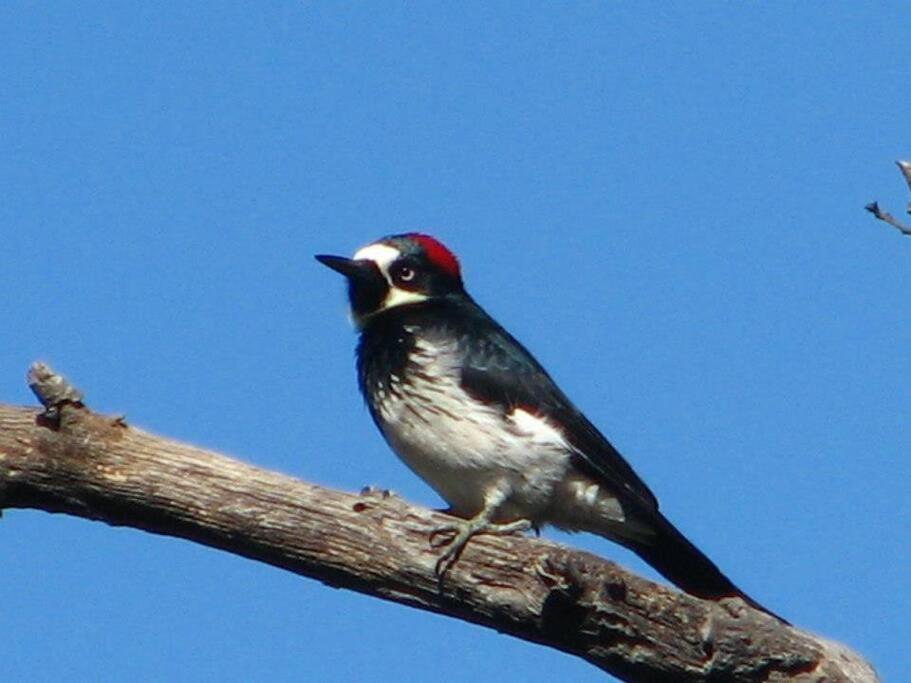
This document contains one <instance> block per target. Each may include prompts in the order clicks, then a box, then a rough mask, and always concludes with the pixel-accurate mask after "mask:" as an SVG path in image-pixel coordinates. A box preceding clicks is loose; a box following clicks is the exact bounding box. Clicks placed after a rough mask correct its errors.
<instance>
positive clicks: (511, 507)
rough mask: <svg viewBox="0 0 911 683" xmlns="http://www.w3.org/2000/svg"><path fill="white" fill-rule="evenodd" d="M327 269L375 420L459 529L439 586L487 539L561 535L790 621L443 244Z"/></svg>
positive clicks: (368, 255) (367, 250)
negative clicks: (343, 302) (586, 539)
mask: <svg viewBox="0 0 911 683" xmlns="http://www.w3.org/2000/svg"><path fill="white" fill-rule="evenodd" d="M316 258H317V260H318V261H320V262H321V263H323V264H324V265H326V266H328V267H329V268H331V269H333V270H335V271H337V272H339V273H341V274H342V275H344V276H345V278H347V281H348V296H349V300H350V305H351V316H352V319H353V322H354V325H355V326H356V328H357V330H358V331H359V333H360V339H359V342H358V346H357V376H358V383H359V386H360V390H361V393H362V394H363V396H364V400H365V402H366V404H367V407H368V409H369V411H370V415H371V416H372V418H373V420H374V422H375V423H376V425H377V427H378V428H379V430H380V432H381V433H382V435H383V437H384V438H385V439H386V441H387V442H388V444H389V446H390V447H391V448H392V450H393V451H395V453H396V454H397V455H398V456H399V457H400V458H401V459H402V460H403V461H404V462H405V464H406V465H408V467H410V468H411V469H412V470H413V471H414V472H415V473H416V474H417V475H418V476H419V477H421V478H422V479H423V480H424V481H425V482H427V483H428V484H429V485H430V486H431V487H432V488H434V489H435V490H436V491H437V493H439V494H440V496H442V498H443V499H444V500H445V501H446V502H447V503H448V504H449V506H450V508H449V510H448V512H449V513H450V514H452V515H454V516H455V518H456V520H455V521H454V522H453V523H452V524H451V525H448V526H446V527H444V528H441V529H438V530H437V531H436V532H434V534H433V535H432V536H431V543H432V545H434V546H436V547H440V546H444V545H445V546H446V549H445V551H444V552H443V553H442V554H441V556H440V559H439V561H438V563H437V572H438V573H440V574H441V575H442V573H443V572H445V571H446V570H447V568H448V567H449V566H450V565H451V563H452V562H454V561H455V560H456V559H457V558H458V556H459V554H460V553H461V551H462V549H463V547H464V546H465V544H466V543H467V542H468V541H469V539H470V538H471V537H472V536H474V535H475V534H479V533H486V534H491V533H493V534H498V533H514V532H517V531H521V530H524V529H528V528H532V527H533V528H535V529H539V528H540V527H542V526H544V525H545V524H550V525H553V526H555V527H558V528H560V529H564V530H568V531H586V532H591V533H595V534H598V535H601V536H603V537H606V538H608V539H610V540H612V541H614V542H616V543H619V544H620V545H623V546H626V547H627V548H629V549H630V550H632V551H633V552H635V553H636V554H637V555H639V556H640V557H641V558H642V559H643V560H645V561H646V562H647V563H648V564H650V565H651V566H652V567H654V568H655V569H656V570H657V571H658V572H659V573H661V574H662V575H663V576H664V577H665V578H667V579H668V580H669V581H671V582H672V583H674V584H676V585H677V586H678V587H679V588H681V589H682V590H684V591H686V592H688V593H690V594H692V595H694V596H697V597H700V598H704V599H711V600H719V599H722V598H729V597H738V598H741V599H742V600H744V601H745V602H746V603H748V604H749V605H751V606H753V607H755V608H757V609H760V610H762V611H764V612H767V613H769V614H772V616H775V617H776V618H779V619H780V617H777V615H774V614H773V613H772V612H769V610H767V609H765V608H764V607H762V606H761V605H760V604H759V603H757V602H756V601H755V600H753V599H752V598H750V597H749V596H748V595H746V594H745V593H744V592H743V591H741V590H740V589H739V588H737V587H736V586H735V585H734V584H733V583H732V582H731V580H730V579H728V578H727V577H726V576H725V575H724V574H723V573H722V572H721V571H720V570H719V569H718V567H716V566H715V564H714V563H713V562H712V561H711V560H710V559H709V558H708V557H706V556H705V555H704V554H703V553H702V552H701V551H699V549H697V548H696V546H694V545H693V544H692V543H691V542H690V541H689V540H687V538H686V537H685V536H684V535H683V534H682V533H681V532H680V531H678V530H677V528H676V527H674V525H673V524H671V522H670V521H668V520H667V518H665V516H664V515H663V514H662V513H661V512H660V511H659V508H658V500H657V498H655V495H654V494H653V493H652V492H651V490H649V488H648V486H646V484H645V483H644V482H643V481H642V479H640V478H639V476H638V475H637V474H636V473H635V472H634V471H633V469H632V467H631V466H630V465H629V463H628V462H627V461H626V460H625V459H624V457H623V456H622V455H621V454H620V453H619V452H618V451H617V449H616V448H614V446H613V445H611V443H610V441H608V440H607V438H605V437H604V436H603V435H602V434H601V432H600V431H598V429H597V428H596V427H595V426H594V425H593V424H592V423H591V422H590V421H589V420H588V419H587V418H586V417H585V415H583V414H582V412H581V411H580V410H579V409H578V408H577V407H576V406H575V405H574V404H573V403H572V402H571V401H570V400H569V399H568V398H567V397H566V395H565V394H564V393H563V392H562V391H561V390H560V388H559V387H558V386H557V384H556V383H555V382H554V380H553V379H551V377H550V375H548V373H547V371H546V370H544V368H543V367H542V366H541V364H540V363H538V361H537V360H536V359H535V358H534V357H533V356H532V355H531V353H529V351H527V350H526V349H525V347H524V346H522V344H520V343H519V342H518V341H517V340H516V339H515V338H514V337H513V336H512V335H510V334H509V332H507V331H506V330H505V329H504V328H503V327H501V326H500V325H499V324H498V323H497V322H496V321H495V320H494V319H493V318H492V317H491V316H490V315H488V314H487V313H486V312H485V311H484V309H482V308H481V307H480V306H479V305H478V304H477V303H475V301H474V300H473V299H472V298H471V296H470V295H469V294H468V292H467V291H466V290H465V287H464V285H463V282H462V274H461V269H460V266H459V261H458V260H457V259H456V257H455V256H454V255H453V253H452V252H451V251H450V250H449V249H447V248H446V247H445V246H444V245H443V244H442V243H440V242H439V241H438V240H436V239H435V238H433V237H431V236H429V235H425V234H421V233H406V234H401V235H392V236H389V237H384V238H382V239H380V240H378V241H376V242H374V243H372V244H369V245H367V246H365V247H363V248H362V249H360V250H358V251H357V252H356V253H355V254H354V257H353V258H350V259H349V258H345V257H341V256H328V255H318V256H316ZM782 621H783V620H782Z"/></svg>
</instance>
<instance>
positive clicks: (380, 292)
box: [316, 254, 389, 318]
mask: <svg viewBox="0 0 911 683" xmlns="http://www.w3.org/2000/svg"><path fill="white" fill-rule="evenodd" d="M316 260H317V261H319V262H320V263H322V264H323V265H324V266H327V267H329V268H332V270H334V271H335V272H337V273H341V274H342V275H344V276H345V277H346V278H347V279H348V299H349V300H350V301H351V312H352V313H354V316H355V318H365V317H366V316H368V315H370V314H371V313H375V312H376V311H378V310H379V309H380V307H381V306H382V304H383V301H384V300H385V299H386V295H387V294H388V293H389V283H387V282H386V278H384V277H383V274H382V273H381V272H380V269H379V268H378V267H377V265H376V264H375V263H374V262H373V261H370V260H367V259H363V260H355V259H350V258H345V257H344V256H328V255H325V254H319V255H317V256H316Z"/></svg>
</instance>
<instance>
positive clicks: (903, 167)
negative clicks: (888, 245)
mask: <svg viewBox="0 0 911 683" xmlns="http://www.w3.org/2000/svg"><path fill="white" fill-rule="evenodd" d="M895 163H896V165H897V166H898V169H899V170H900V171H901V174H902V176H903V177H904V179H905V182H906V183H907V184H908V189H909V190H911V163H909V162H907V161H896V162H895ZM864 208H865V209H866V210H867V211H869V212H870V213H872V214H873V215H874V216H876V218H878V219H879V220H881V221H884V222H886V223H888V224H889V225H891V226H892V227H893V228H895V229H896V230H898V231H899V232H900V233H901V234H902V235H909V236H911V228H909V227H908V226H907V225H904V224H903V223H902V222H901V221H899V220H898V219H897V218H895V216H893V215H892V214H891V213H889V212H888V211H883V210H882V209H881V208H880V206H879V202H870V203H869V204H867V205H866V206H865V207H864ZM907 211H908V213H909V214H911V204H908V208H907Z"/></svg>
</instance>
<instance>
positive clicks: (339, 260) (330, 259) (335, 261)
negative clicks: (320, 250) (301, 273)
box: [316, 254, 376, 280]
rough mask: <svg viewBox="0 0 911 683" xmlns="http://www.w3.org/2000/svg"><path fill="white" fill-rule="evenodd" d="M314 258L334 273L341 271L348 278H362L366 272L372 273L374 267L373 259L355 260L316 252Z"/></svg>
mask: <svg viewBox="0 0 911 683" xmlns="http://www.w3.org/2000/svg"><path fill="white" fill-rule="evenodd" d="M316 260H317V261H319V262H320V263H322V264H323V265H324V266H328V267H329V268H332V270H334V271H335V272H336V273H341V274H342V275H344V276H345V277H346V278H348V279H349V280H351V279H359V278H364V277H366V276H367V274H368V273H369V274H371V275H372V274H373V271H374V270H375V269H376V266H375V265H374V263H373V261H367V260H363V261H355V260H354V259H350V258H345V257H344V256H329V255H327V254H317V255H316Z"/></svg>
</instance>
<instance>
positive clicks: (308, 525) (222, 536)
mask: <svg viewBox="0 0 911 683" xmlns="http://www.w3.org/2000/svg"><path fill="white" fill-rule="evenodd" d="M0 507H2V508H34V509H39V510H46V511H48V512H56V513H65V514H70V515H76V516H79V517H84V518H88V519H93V520H99V521H102V522H106V523H108V524H112V525H119V526H130V527H134V528H137V529H142V530H145V531H149V532H153V533H158V534H166V535H170V536H178V537H181V538H185V539H188V540H190V541H194V542H197V543H202V544H205V545H208V546H211V547H214V548H219V549H221V550H224V551H226V552H231V553H235V554H237V555H243V556H245V557H248V558H251V559H255V560H259V561H261V562H265V563H268V564H271V565H274V566H276V567H280V568H282V569H286V570H288V571H292V572H295V573H297V574H300V575H302V576H306V577H310V578H314V579H317V580H319V581H322V582H324V583H326V584H328V585H331V586H334V587H338V588H348V589H351V590H356V591H359V592H362V593H366V594H369V595H374V596H376V597H380V598H383V599H386V600H391V601H394V602H398V603H402V604H404V605H410V606H412V607H417V608H420V609H425V610H429V611H432V612H438V613H441V614H446V615H449V616H452V617H455V618H459V619H463V620H466V621H470V622H474V623H476V624H480V625H482V626H485V627H488V628H492V629H496V630H498V631H501V632H503V633H508V634H510V635H513V636H516V637H518V638H524V639H526V640H530V641H533V642H537V643H540V644H542V645H547V646H550V647H554V648H557V649H559V650H563V651H565V652H567V653H570V654H572V655H575V656H578V657H582V658H583V659H585V660H587V661H589V662H591V663H592V664H594V665H595V666H597V667H600V668H602V669H604V670H605V671H608V672H610V673H612V674H613V675H615V676H617V677H619V678H621V679H623V680H628V681H801V682H803V681H806V682H809V681H819V682H822V681H826V682H827V683H840V682H848V681H855V682H856V681H876V680H877V679H876V676H875V674H874V672H873V670H872V668H871V667H870V666H869V665H868V664H866V663H865V662H864V661H863V660H862V659H860V658H859V657H858V656H857V655H855V654H853V653H851V652H850V651H849V650H847V649H845V648H843V647H842V646H839V645H836V644H833V643H828V642H826V641H823V640H820V639H818V638H815V637H813V636H812V635H810V634H807V633H804V632H801V631H799V630H797V629H795V628H791V627H787V626H784V625H782V624H781V623H780V622H778V621H777V620H775V619H773V618H771V617H769V616H768V615H766V614H763V613H761V612H758V611H756V610H753V609H750V608H749V607H747V606H746V605H744V604H743V603H742V602H741V601H739V600H726V601H723V602H721V603H713V602H706V601H703V600H698V599H696V598H693V597H691V596H688V595H685V594H682V593H678V592H676V591H673V590H671V589H668V588H664V587H662V586H659V585H657V584H654V583H652V582H650V581H647V580H645V579H642V578H639V577H637V576H635V575H633V574H630V573H629V572H627V571H625V570H623V569H621V568H620V567H618V566H617V565H615V564H613V563H611V562H608V561H605V560H602V559H600V558H598V557H595V556H593V555H591V554H588V553H584V552H579V551H575V550H572V549H569V548H566V547H564V546H561V545H558V544H555V543H551V542H548V541H544V540H539V539H533V538H526V537H483V536H482V537H478V538H475V539H473V540H472V541H471V542H470V543H469V544H468V546H467V548H466V549H465V552H464V553H463V555H462V557H461V558H460V560H459V561H458V562H457V563H456V564H455V566H454V567H453V568H452V569H451V570H450V571H449V573H447V574H446V576H445V580H444V581H443V582H442V583H440V582H439V581H438V579H437V578H436V577H435V576H434V573H433V568H434V564H435V562H436V559H437V553H438V552H439V551H438V550H434V549H432V548H431V547H430V545H429V543H428V537H429V534H430V533H431V531H432V530H433V529H434V528H435V527H436V526H437V525H439V524H441V523H444V522H445V520H446V516H445V515H443V514H441V513H436V512H432V511H429V510H426V509H423V508H419V507H415V506H412V505H408V504H407V503H405V502H404V501H402V500H401V499H399V498H397V497H395V496H391V495H388V494H386V493H384V492H381V491H368V492H365V493H362V494H361V495H356V494H350V493H344V492H341V491H335V490H331V489H327V488H323V487H320V486H315V485H313V484H309V483H306V482H303V481H300V480H297V479H293V478H291V477H287V476H282V475H280V474H277V473H274V472H270V471H267V470H263V469H260V468H257V467H253V466H251V465H247V464H244V463H242V462H239V461H237V460H233V459H231V458H227V457H224V456H221V455H219V454H216V453H213V452H210V451H206V450H202V449H199V448H194V447H192V446H188V445H186V444H182V443H178V442H175V441H171V440H168V439H164V438H161V437H157V436H153V435H151V434H148V433H145V432H143V431H140V430H138V429H135V428H133V427H130V426H127V425H126V424H125V423H124V422H123V421H122V420H119V419H117V418H109V417H104V416H101V415H97V414H95V413H93V412H91V411H90V410H88V409H87V408H85V407H83V406H82V404H81V403H79V402H75V403H72V402H65V403H64V404H62V405H60V406H56V407H55V410H54V411H53V415H51V416H49V417H48V416H45V414H43V413H41V412H40V411H39V410H37V409H29V408H21V407H13V406H2V405H0ZM0 523H2V521H0Z"/></svg>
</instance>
